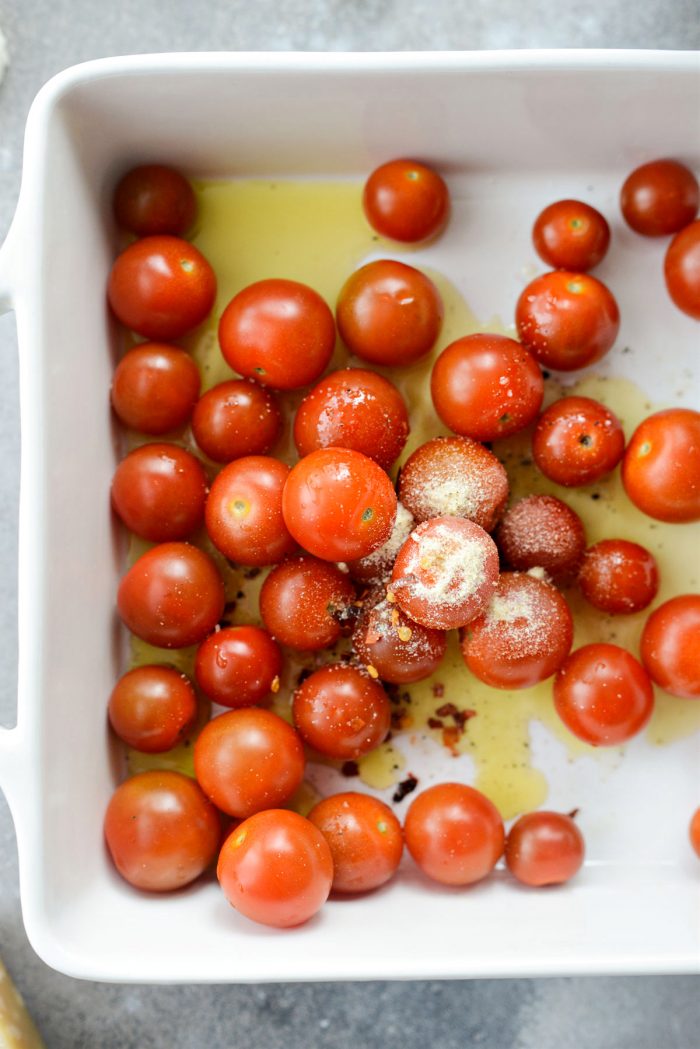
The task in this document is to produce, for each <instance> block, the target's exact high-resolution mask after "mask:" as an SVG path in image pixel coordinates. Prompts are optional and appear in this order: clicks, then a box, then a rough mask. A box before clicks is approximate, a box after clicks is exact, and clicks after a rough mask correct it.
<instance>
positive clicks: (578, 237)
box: [532, 200, 610, 273]
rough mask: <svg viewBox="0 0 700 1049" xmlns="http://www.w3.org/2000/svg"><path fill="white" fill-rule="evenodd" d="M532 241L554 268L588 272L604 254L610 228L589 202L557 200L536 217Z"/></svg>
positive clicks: (540, 255)
mask: <svg viewBox="0 0 700 1049" xmlns="http://www.w3.org/2000/svg"><path fill="white" fill-rule="evenodd" d="M532 241H533V243H534V245H535V251H536V252H537V254H538V255H539V257H540V258H541V259H543V260H544V261H545V262H546V263H547V265H548V266H551V267H552V269H561V270H573V271H574V272H575V273H585V272H586V270H591V269H593V267H594V266H597V265H598V263H599V262H600V261H601V260H602V259H603V258H604V257H605V253H606V252H607V250H608V245H609V243H610V227H609V226H608V224H607V222H606V221H605V218H604V217H603V216H602V215H601V213H600V212H599V211H596V209H595V208H592V207H591V206H590V204H584V203H583V202H582V201H580V200H558V201H557V202H556V203H555V204H549V205H548V206H547V207H546V208H545V209H544V211H541V212H540V214H539V215H538V216H537V218H536V219H535V225H534V226H533V227H532Z"/></svg>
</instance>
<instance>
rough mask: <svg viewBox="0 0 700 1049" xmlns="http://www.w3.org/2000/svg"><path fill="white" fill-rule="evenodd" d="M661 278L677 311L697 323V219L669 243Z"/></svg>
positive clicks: (699, 305) (699, 271)
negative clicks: (681, 311) (664, 280)
mask: <svg viewBox="0 0 700 1049" xmlns="http://www.w3.org/2000/svg"><path fill="white" fill-rule="evenodd" d="M664 276H665V278H666V287H667V288H668V293H669V295H670V296H671V298H672V299H673V301H674V302H675V304H676V306H677V307H678V309H679V310H683V312H684V313H687V314H688V316H689V317H694V318H695V320H696V321H698V320H700V219H696V221H695V222H691V223H690V225H689V226H686V227H685V229H682V230H681V231H680V233H677V234H676V236H675V237H674V238H673V240H672V241H671V243H670V244H669V246H668V250H667V252H666V257H665V259H664Z"/></svg>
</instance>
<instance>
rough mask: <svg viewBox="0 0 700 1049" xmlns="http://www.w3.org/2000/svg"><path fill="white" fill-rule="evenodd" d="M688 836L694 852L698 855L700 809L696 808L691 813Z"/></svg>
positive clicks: (699, 844)
mask: <svg viewBox="0 0 700 1049" xmlns="http://www.w3.org/2000/svg"><path fill="white" fill-rule="evenodd" d="M689 837H690V844H691V845H692V846H693V849H694V851H695V854H696V855H697V856H700V809H696V810H695V812H694V813H693V818H692V819H691V821H690V827H689Z"/></svg>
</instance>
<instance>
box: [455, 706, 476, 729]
mask: <svg viewBox="0 0 700 1049" xmlns="http://www.w3.org/2000/svg"><path fill="white" fill-rule="evenodd" d="M452 717H453V718H454V720H455V723H456V724H457V725H459V727H460V728H461V729H464V726H465V724H466V723H467V721H469V718H475V717H476V711H475V710H458V711H457V713H456V714H453V715H452Z"/></svg>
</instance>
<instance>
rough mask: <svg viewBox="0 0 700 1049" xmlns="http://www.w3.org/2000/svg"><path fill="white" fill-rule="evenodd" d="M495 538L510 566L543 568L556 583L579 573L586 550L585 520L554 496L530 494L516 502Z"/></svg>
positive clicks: (520, 570)
mask: <svg viewBox="0 0 700 1049" xmlns="http://www.w3.org/2000/svg"><path fill="white" fill-rule="evenodd" d="M495 539H496V545H497V546H498V549H499V550H500V551H501V556H502V557H503V560H504V561H505V563H506V564H507V565H509V567H510V568H514V569H516V570H517V571H518V572H529V570H530V569H531V568H543V569H544V570H545V572H546V573H547V575H548V576H550V577H551V579H553V580H554V582H555V583H564V582H567V581H568V580H569V579H571V578H572V577H573V576H574V575H576V573H577V572H578V569H579V566H580V564H581V561H582V560H583V554H584V551H585V549H586V533H585V531H584V528H583V521H582V520H581V518H580V517H579V515H578V514H577V513H576V512H575V511H574V510H572V509H571V507H570V506H567V505H566V503H562V501H561V499H557V498H556V496H553V495H529V496H527V497H526V498H525V499H520V500H519V501H518V502H517V503H514V504H513V506H511V507H510V509H509V510H506V512H505V514H504V515H503V519H502V521H501V523H500V524H499V526H498V528H497V530H496V533H495Z"/></svg>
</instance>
